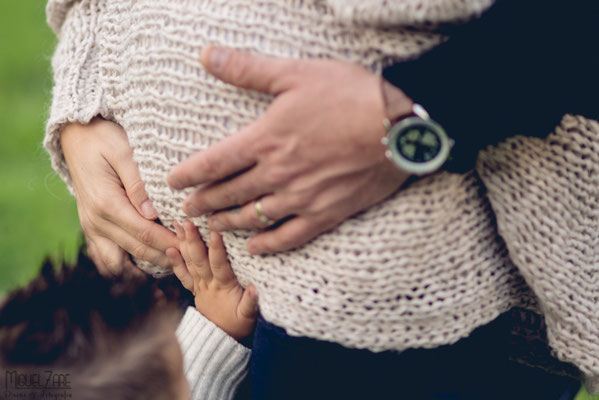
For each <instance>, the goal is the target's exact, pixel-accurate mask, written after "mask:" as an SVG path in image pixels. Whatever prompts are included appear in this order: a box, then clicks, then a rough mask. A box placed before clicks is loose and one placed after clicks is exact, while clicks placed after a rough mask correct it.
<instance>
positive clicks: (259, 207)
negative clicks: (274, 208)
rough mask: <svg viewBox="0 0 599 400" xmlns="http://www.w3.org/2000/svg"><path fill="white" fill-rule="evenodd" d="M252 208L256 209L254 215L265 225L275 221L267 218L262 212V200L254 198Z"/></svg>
mask: <svg viewBox="0 0 599 400" xmlns="http://www.w3.org/2000/svg"><path fill="white" fill-rule="evenodd" d="M254 208H255V209H256V216H257V217H258V219H259V220H260V221H261V222H263V223H264V224H266V226H270V225H272V224H274V223H275V222H276V221H273V220H272V219H270V218H268V217H267V216H266V214H264V208H262V200H256V201H255V202H254Z"/></svg>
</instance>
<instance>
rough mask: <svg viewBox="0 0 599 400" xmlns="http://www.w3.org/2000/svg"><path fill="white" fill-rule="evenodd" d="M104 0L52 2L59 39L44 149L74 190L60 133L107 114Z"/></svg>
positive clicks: (52, 19)
mask: <svg viewBox="0 0 599 400" xmlns="http://www.w3.org/2000/svg"><path fill="white" fill-rule="evenodd" d="M104 3H105V2H103V1H101V0H81V1H73V0H69V1H67V0H50V1H49V2H48V5H47V7H46V15H47V21H48V25H50V27H51V28H52V30H53V31H54V33H55V34H56V36H57V37H58V39H59V41H58V45H57V47H56V50H55V52H54V56H53V58H52V68H53V72H54V88H53V90H52V106H51V109H50V117H49V119H48V122H47V124H46V135H45V138H44V146H45V148H46V150H47V151H48V153H49V154H50V157H51V160H52V167H53V168H54V170H55V171H56V172H57V173H58V174H59V175H60V176H61V178H62V179H63V180H64V181H65V182H66V183H67V185H68V186H69V188H70V189H71V190H72V181H71V176H70V174H69V170H68V167H67V164H66V162H65V159H64V155H63V153H62V148H61V146H60V130H61V129H62V127H63V126H64V125H65V124H67V123H69V122H80V123H88V122H89V121H90V120H91V119H92V118H94V117H95V116H97V115H100V114H104V109H103V103H102V85H101V82H100V66H99V58H100V57H99V56H100V54H99V53H100V51H99V45H98V30H99V24H98V20H99V17H100V14H101V12H102V7H103V6H104V5H103V4H104Z"/></svg>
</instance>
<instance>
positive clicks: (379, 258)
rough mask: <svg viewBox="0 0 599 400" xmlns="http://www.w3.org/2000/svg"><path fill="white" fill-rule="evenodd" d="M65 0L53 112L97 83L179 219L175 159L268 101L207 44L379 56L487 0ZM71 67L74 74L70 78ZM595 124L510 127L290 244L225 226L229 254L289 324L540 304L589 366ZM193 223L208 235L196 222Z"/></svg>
mask: <svg viewBox="0 0 599 400" xmlns="http://www.w3.org/2000/svg"><path fill="white" fill-rule="evenodd" d="M454 3H455V4H458V3H459V4H461V6H460V7H458V8H455V7H453V6H452V5H453V4H454ZM69 4H70V3H66V4H65V3H60V2H53V1H51V2H50V5H49V8H48V10H49V11H51V12H50V13H49V16H48V18H49V21H50V25H51V26H53V27H54V29H55V30H56V31H57V33H60V34H61V35H62V36H61V43H60V45H59V48H58V49H57V53H56V56H55V58H54V64H55V71H56V68H57V67H58V70H57V72H58V73H55V78H56V87H57V89H55V97H54V105H53V109H52V115H51V117H50V121H66V120H69V117H67V115H70V114H69V113H71V112H74V111H73V110H75V109H78V108H79V107H75V106H73V104H71V99H89V98H92V99H93V98H94V97H93V96H91V97H89V96H87V95H86V94H85V92H82V91H81V90H82V88H87V87H90V88H92V87H94V88H95V92H94V94H96V95H97V94H98V93H100V92H101V93H102V96H100V97H99V100H100V103H99V104H98V103H97V102H92V103H89V102H87V103H84V104H91V105H92V106H94V107H97V110H96V112H98V113H100V112H104V113H106V114H110V116H111V118H112V119H113V120H115V121H116V122H118V123H119V124H120V125H122V126H123V127H124V129H125V131H126V132H127V135H128V137H129V141H130V143H131V146H132V147H133V151H134V157H135V160H136V161H137V162H138V164H139V169H140V173H141V177H142V179H143V180H144V182H145V183H146V190H147V192H148V195H149V197H150V199H151V200H152V201H153V203H154V206H155V207H156V209H157V210H158V212H159V214H160V219H161V221H162V223H163V224H164V225H165V226H167V227H169V228H171V229H172V223H173V221H174V220H178V221H182V220H184V219H185V218H186V216H185V214H184V213H183V211H182V208H181V205H182V203H183V200H184V198H185V197H186V195H187V194H189V190H185V191H173V190H171V189H170V188H169V187H168V186H167V185H166V183H165V178H166V175H167V173H168V171H169V170H170V169H171V168H172V167H173V166H174V165H176V164H177V163H179V162H180V161H182V160H184V159H185V158H187V157H188V156H189V155H190V154H192V153H193V152H195V151H198V150H201V149H205V148H207V147H209V146H210V145H211V144H213V143H216V142H217V141H219V140H221V139H222V138H224V137H226V136H228V135H231V134H233V133H235V132H236V131H238V130H239V129H241V128H242V127H244V126H245V125H247V124H248V123H250V122H251V121H253V120H254V119H255V118H256V117H257V116H259V115H260V114H261V113H262V112H263V111H264V110H265V108H266V107H267V106H268V104H269V103H270V101H271V100H272V99H271V97H270V96H267V95H264V94H260V93H256V92H250V91H245V90H241V89H237V88H235V87H232V86H230V85H227V84H224V83H222V82H219V81H217V80H215V79H214V78H213V77H211V76H210V75H208V74H207V73H206V72H205V71H204V69H203V68H202V66H201V64H200V63H199V57H198V55H199V52H200V50H201V48H202V47H203V46H205V45H206V44H208V43H210V44H217V45H226V46H230V47H234V48H238V49H243V50H248V51H251V52H255V53H260V54H266V55H273V56H280V57H291V58H334V59H338V60H344V61H348V62H352V63H356V64H360V65H362V66H364V67H366V68H369V69H370V70H372V71H375V72H380V71H381V69H382V68H383V66H386V65H388V64H390V63H392V62H398V61H401V60H405V59H409V58H413V57H416V56H418V55H419V54H421V53H422V52H423V51H425V50H426V49H429V48H430V47H431V46H434V45H435V44H437V43H439V42H440V40H442V38H441V37H440V36H438V35H436V34H434V33H432V32H431V31H430V29H429V28H426V29H425V27H422V29H419V28H414V27H412V28H411V29H405V25H410V22H413V24H414V25H420V26H422V24H423V22H427V23H432V24H434V23H437V22H447V21H453V20H458V19H466V18H468V17H471V16H473V15H476V14H478V13H480V12H481V10H483V9H484V8H485V7H487V6H488V5H489V1H482V0H480V1H475V0H471V1H451V0H447V1H443V0H436V1H432V0H430V1H426V0H418V1H417V0H410V1H408V0H406V1H394V2H389V1H383V0H379V1H377V0H362V1H347V2H345V1H342V0H338V1H336V0H329V1H324V0H304V1H299V0H279V1H251V2H249V1H247V0H234V1H230V0H229V1H224V0H222V1H220V0H219V1H216V0H211V1H184V0H178V1H166V0H139V1H130V0H113V1H110V2H99V1H98V2H95V1H81V2H76V3H75V4H73V5H72V7H71V8H70V9H69V10H68V11H66V10H65V7H67V6H68V5H69ZM381 7H383V9H381ZM100 8H101V10H100ZM423 10H424V11H423ZM457 10H461V11H460V13H461V15H457V14H456V13H457ZM425 11H426V13H424V12H425ZM423 13H424V14H423ZM369 15H370V16H369ZM400 15H401V17H400ZM423 15H426V16H427V17H426V18H424V17H423ZM79 16H86V17H88V20H87V21H85V22H82V21H79V20H74V19H75V18H80V17H79ZM429 16H430V17H429ZM395 17H397V22H396V23H395V24H392V22H393V21H394V19H393V18H395ZM65 18H66V19H65ZM63 19H64V21H65V22H64V23H63V22H62V21H63ZM425 20H426V21H425ZM90 21H92V22H90ZM389 25H395V26H394V29H393V30H391V29H389V28H388V27H389ZM424 25H427V24H424ZM60 26H62V31H61V28H60ZM90 29H91V31H90ZM67 32H71V33H69V35H67V36H65V35H66V33H67ZM79 37H84V38H86V40H87V41H83V43H82V42H81V41H76V39H77V38H79ZM90 38H91V39H90ZM89 40H91V41H92V43H91V44H90V43H88V41H89ZM65 41H68V43H65ZM85 44H87V47H86V46H85ZM79 47H83V48H84V49H90V48H91V49H92V50H93V51H91V50H88V51H87V52H84V51H83V50H78V51H79V52H80V53H85V54H87V58H85V60H87V63H86V65H87V64H89V65H88V66H87V68H81V67H80V68H78V69H77V68H76V67H71V66H72V65H73V64H76V63H79V64H81V62H82V60H80V59H79V58H78V57H77V55H78V54H80V53H78V52H77V51H76V50H73V51H70V52H65V50H64V49H65V48H67V49H71V48H73V49H78V48H79ZM63 69H64V70H66V69H68V70H69V71H71V74H74V75H76V76H78V77H79V78H78V79H76V80H75V82H78V83H77V85H72V84H69V82H71V81H73V78H72V77H71V75H70V74H67V73H62V72H60V71H62V70H63ZM92 72H93V73H92ZM96 72H98V73H99V76H98V75H96V74H95V73H96ZM78 101H82V100H78ZM77 104H78V103H77ZM90 109H93V107H90ZM90 112H91V111H90ZM84 117H85V118H83V117H81V118H82V121H85V119H86V118H87V117H88V114H85V115H84ZM58 125H59V124H57V123H50V124H49V125H48V131H47V136H46V144H47V148H48V150H49V152H50V154H51V155H52V159H53V165H54V167H55V168H56V169H57V171H58V172H59V173H60V174H61V176H63V178H65V180H66V181H67V183H68V182H69V181H68V170H67V169H66V165H65V164H64V161H63V159H62V155H61V152H60V149H59V148H58V147H56V143H58V140H57V137H58V129H59V128H60V127H59V126H58ZM481 134H484V132H481ZM598 135H599V129H598V127H597V124H596V123H592V122H589V121H588V120H585V119H583V118H581V117H576V118H574V117H568V118H566V119H565V120H564V124H563V125H562V126H561V127H560V128H558V129H557V130H556V132H555V133H554V134H553V135H552V136H550V138H549V139H547V140H539V139H529V138H520V137H519V138H517V139H515V140H513V141H510V142H508V143H507V144H502V145H501V146H499V147H497V148H490V149H488V150H487V151H486V152H484V153H482V155H481V156H480V158H479V163H478V167H477V170H476V171H471V172H469V173H466V174H463V175H458V174H450V173H447V172H440V173H438V174H435V175H432V176H428V177H425V178H422V179H420V180H418V181H417V182H415V183H414V184H412V185H410V186H409V187H408V188H406V189H404V190H402V191H400V192H398V193H396V194H394V195H393V196H391V197H390V198H389V199H387V200H386V201H385V202H383V203H381V204H379V205H376V206H374V207H372V208H370V209H369V210H367V211H365V212H362V213H360V214H358V215H356V216H354V217H353V218H351V219H348V220H347V221H345V222H344V223H343V224H341V225H340V226H338V227H337V228H335V229H334V230H332V231H330V232H328V233H325V234H323V235H321V236H319V237H318V238H317V239H315V240H313V241H311V242H310V243H308V244H306V245H305V246H303V247H301V248H299V249H297V250H295V251H292V252H286V253H282V254H274V255H269V256H263V257H254V256H250V255H249V254H248V252H247V250H246V248H245V245H246V241H247V238H248V237H249V236H250V235H251V232H245V231H237V232H233V233H227V234H225V235H224V240H225V244H226V247H227V250H228V253H229V258H230V261H231V264H232V266H233V269H234V270H235V273H236V274H237V276H238V278H239V280H240V282H241V283H242V284H243V285H246V284H248V283H250V282H251V283H254V284H255V285H256V287H257V289H258V292H259V294H260V307H261V312H262V314H263V315H264V317H265V318H266V319H267V320H268V321H270V322H272V323H274V324H276V325H279V326H282V327H283V328H285V329H286V330H287V331H288V332H289V333H290V334H292V335H302V336H309V337H313V338H317V339H321V340H328V341H333V342H337V343H340V344H342V345H344V346H348V347H355V348H367V349H370V350H373V351H382V350H386V349H395V350H402V349H406V348H414V347H435V346H439V345H441V344H449V343H454V342H456V341H457V340H459V339H460V338H462V337H465V336H467V335H468V334H469V333H470V332H471V331H472V330H473V329H475V328H476V327H478V326H481V325H484V324H486V323H488V322H489V321H491V320H493V319H494V318H495V317H497V316H498V315H499V314H501V313H502V312H504V311H506V310H508V309H509V308H511V307H514V306H521V307H525V308H529V309H534V310H537V311H540V312H542V313H543V314H544V316H545V318H546V319H547V327H548V337H549V340H550V344H551V345H552V346H553V348H554V349H555V350H556V354H557V355H558V356H559V357H560V358H561V359H562V360H565V361H569V362H572V363H574V364H575V365H576V366H578V367H579V368H580V369H581V370H582V371H583V372H584V373H586V374H587V375H589V376H591V377H592V376H599V364H598V361H599V336H598V335H597V332H598V329H599V322H598V321H597V318H596V316H597V315H598V314H597V311H598V310H597V307H598V305H597V298H599V287H598V285H597V279H598V278H597V274H596V273H595V272H596V269H597V266H598V259H597V257H598V254H599V250H598V249H599V247H598V246H596V240H597V234H596V232H597V231H598V228H599V226H598V223H599V222H598V221H599V219H598V218H597V212H598V205H597V199H598V196H597V193H596V190H597V187H599V186H598V185H597V181H596V179H597V171H596V168H597V165H598V159H597V157H598V156H597V155H598V154H599V152H597V151H596V150H597V144H598V142H599V136H598ZM555 143H561V145H557V144H555ZM582 146H584V148H583V147H582ZM591 149H593V150H591ZM232 156H234V155H232ZM516 156H517V157H518V158H516V159H515V160H516V161H517V162H514V161H513V160H514V157H516ZM533 166H534V167H533ZM558 167H559V168H558ZM560 168H561V169H560ZM593 179H595V180H594V181H593ZM593 191H595V192H594V193H592V192H593ZM533 211H534V212H533ZM194 223H196V224H197V225H198V226H199V227H200V231H201V233H202V235H203V236H204V237H206V236H207V233H208V229H207V224H206V220H205V219H204V218H198V219H195V220H194ZM498 229H499V232H498ZM499 233H501V235H499ZM504 240H505V242H504ZM552 241H553V242H552ZM142 265H143V266H144V267H145V268H146V270H147V271H148V272H151V273H153V274H155V275H160V274H162V273H166V272H168V271H161V270H160V269H158V268H156V267H152V266H148V265H146V264H142Z"/></svg>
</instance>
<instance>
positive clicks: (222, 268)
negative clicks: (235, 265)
mask: <svg viewBox="0 0 599 400" xmlns="http://www.w3.org/2000/svg"><path fill="white" fill-rule="evenodd" d="M208 258H209V259H210V268H212V275H213V276H214V280H216V281H217V282H218V283H220V284H223V285H225V284H229V283H231V282H237V278H235V274H234V273H233V270H232V269H231V265H230V264H229V260H228V259H227V250H226V249H225V244H224V243H223V237H222V236H221V235H220V234H219V233H218V232H216V231H211V232H210V248H209V249H208Z"/></svg>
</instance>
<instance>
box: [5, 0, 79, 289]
mask: <svg viewBox="0 0 599 400" xmlns="http://www.w3.org/2000/svg"><path fill="white" fill-rule="evenodd" d="M55 43H56V39H55V37H54V34H53V32H52V31H51V30H50V28H48V26H47V25H46V16H45V1H40V0H1V1H0V292H4V291H6V290H8V289H10V288H14V287H16V286H17V285H22V284H24V283H26V282H27V281H28V280H29V279H31V278H32V277H33V276H34V275H35V274H36V273H37V271H38V270H39V267H40V264H41V262H42V260H43V258H44V257H45V256H46V255H52V256H53V257H56V258H58V259H60V258H62V257H64V256H66V257H70V258H72V257H73V255H74V252H75V249H76V247H77V243H78V238H79V221H78V219H77V210H76V205H75V200H74V198H73V197H72V196H71V195H70V194H69V193H68V191H67V190H66V186H65V185H64V183H63V182H62V180H60V178H59V177H58V176H57V175H56V174H55V173H54V172H53V171H52V168H51V167H50V162H49V158H48V156H47V154H46V152H45V151H44V149H43V147H42V144H41V143H42V139H43V136H44V124H45V121H46V118H47V115H48V109H49V106H50V98H51V89H52V74H51V69H50V58H51V56H52V51H53V49H54V46H55Z"/></svg>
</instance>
